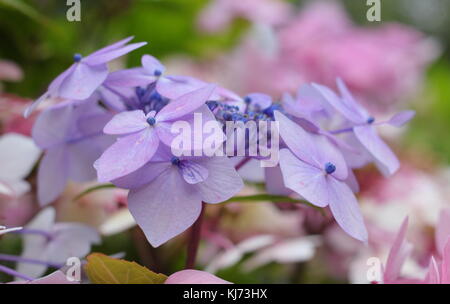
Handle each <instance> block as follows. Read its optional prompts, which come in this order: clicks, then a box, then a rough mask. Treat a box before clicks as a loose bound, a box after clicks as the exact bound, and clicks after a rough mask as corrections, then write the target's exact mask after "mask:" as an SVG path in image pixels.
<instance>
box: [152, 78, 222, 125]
mask: <svg viewBox="0 0 450 304" xmlns="http://www.w3.org/2000/svg"><path fill="white" fill-rule="evenodd" d="M215 89H216V86H215V85H207V86H205V87H203V88H201V89H198V90H195V91H193V92H189V93H187V94H184V95H183V96H181V97H179V98H177V99H175V100H174V101H172V102H170V103H169V104H168V105H167V106H165V107H164V108H162V110H161V111H160V112H159V113H158V114H157V115H156V121H157V122H159V121H169V120H174V119H177V118H180V117H182V116H185V115H187V114H189V113H192V112H194V111H195V110H197V109H198V108H200V107H201V106H202V105H204V104H205V102H206V101H207V100H208V98H209V97H210V96H211V94H212V93H213V92H214V90H215Z"/></svg>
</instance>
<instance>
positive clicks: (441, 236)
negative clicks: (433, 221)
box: [435, 209, 450, 256]
mask: <svg viewBox="0 0 450 304" xmlns="http://www.w3.org/2000/svg"><path fill="white" fill-rule="evenodd" d="M449 236H450V209H445V210H442V211H441V213H440V215H439V221H438V223H437V225H436V233H435V238H436V239H435V243H436V249H437V251H438V253H439V255H440V256H442V255H443V253H444V247H445V245H446V243H447V238H448V237H449Z"/></svg>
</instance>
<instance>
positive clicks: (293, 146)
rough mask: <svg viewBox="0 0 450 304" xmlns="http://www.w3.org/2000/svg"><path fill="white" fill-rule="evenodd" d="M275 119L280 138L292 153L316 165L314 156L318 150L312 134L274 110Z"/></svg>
mask: <svg viewBox="0 0 450 304" xmlns="http://www.w3.org/2000/svg"><path fill="white" fill-rule="evenodd" d="M275 120H276V121H278V123H279V130H280V136H281V138H282V139H283V141H284V142H285V143H286V145H287V146H288V148H289V149H290V150H291V151H292V153H294V154H295V155H296V156H297V157H299V158H300V159H302V160H303V161H305V162H307V163H309V164H311V165H314V166H318V165H319V164H318V162H317V160H316V158H315V156H316V155H318V151H317V147H316V145H315V142H314V140H313V137H312V135H311V134H309V133H308V132H306V131H305V130H304V129H303V128H302V127H300V126H299V125H297V124H296V123H294V122H293V121H291V120H290V119H289V118H287V117H286V116H285V115H283V114H282V113H281V112H279V111H275ZM321 165H323V164H321ZM320 168H321V167H320Z"/></svg>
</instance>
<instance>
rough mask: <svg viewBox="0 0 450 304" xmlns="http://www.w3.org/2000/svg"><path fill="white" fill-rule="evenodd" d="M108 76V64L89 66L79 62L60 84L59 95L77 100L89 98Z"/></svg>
mask: <svg viewBox="0 0 450 304" xmlns="http://www.w3.org/2000/svg"><path fill="white" fill-rule="evenodd" d="M107 76H108V67H107V66H106V65H98V66H89V65H87V64H83V63H78V64H76V66H75V68H74V70H73V71H72V73H70V74H69V75H67V77H66V78H65V79H64V80H63V82H62V83H61V85H60V86H59V90H58V96H59V97H63V98H67V99H75V100H83V99H87V98H89V97H90V96H91V95H92V93H94V91H95V90H96V89H97V88H98V87H99V86H100V85H101V84H102V83H103V82H104V81H105V79H106V77H107Z"/></svg>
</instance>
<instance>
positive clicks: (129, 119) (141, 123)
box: [95, 85, 216, 182]
mask: <svg viewBox="0 0 450 304" xmlns="http://www.w3.org/2000/svg"><path fill="white" fill-rule="evenodd" d="M215 88H216V87H215V86H214V85H207V86H206V87H203V88H201V89H198V90H196V91H193V92H190V93H187V94H185V95H183V96H181V97H179V98H178V99H176V100H173V101H172V102H170V103H169V104H168V105H167V106H165V107H163V108H162V109H161V110H160V111H159V112H158V113H156V111H151V112H149V113H145V112H144V111H143V110H135V111H126V112H122V113H119V114H117V115H116V116H114V117H113V119H112V120H111V121H110V122H108V123H107V124H106V126H105V127H104V132H105V133H106V134H116V135H122V137H120V138H119V139H118V140H117V141H116V142H115V143H114V144H113V145H112V146H111V147H109V148H108V149H107V150H106V151H105V152H104V153H103V154H102V156H101V157H100V158H99V159H98V160H97V161H96V162H95V168H96V169H97V176H98V179H99V181H101V182H105V181H112V180H114V179H117V178H119V177H122V176H125V175H127V174H129V173H131V172H133V171H136V170H137V169H139V168H141V167H142V166H144V165H145V164H146V163H147V162H148V161H150V160H151V159H152V157H153V155H154V154H155V152H156V151H157V149H158V146H159V144H160V142H162V143H163V144H165V145H167V146H170V145H171V144H172V140H173V139H174V137H175V135H174V134H172V133H171V126H172V124H173V123H174V122H176V121H179V120H183V121H191V120H192V118H193V113H194V112H195V111H198V110H199V109H200V108H202V106H203V107H206V106H205V102H206V101H207V100H208V98H209V97H210V96H211V94H212V93H213V91H214V90H215ZM211 116H212V115H211ZM212 118H213V117H212Z"/></svg>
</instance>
